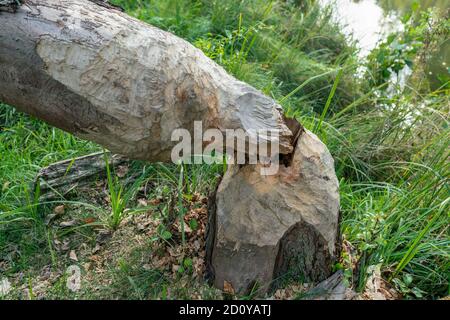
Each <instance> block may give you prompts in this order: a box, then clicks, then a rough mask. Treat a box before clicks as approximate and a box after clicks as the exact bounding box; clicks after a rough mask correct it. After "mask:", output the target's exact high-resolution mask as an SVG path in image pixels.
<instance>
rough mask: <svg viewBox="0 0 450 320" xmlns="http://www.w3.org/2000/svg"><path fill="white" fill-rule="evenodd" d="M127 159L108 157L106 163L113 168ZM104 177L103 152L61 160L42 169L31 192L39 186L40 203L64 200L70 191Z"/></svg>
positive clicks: (126, 161) (104, 163)
mask: <svg viewBox="0 0 450 320" xmlns="http://www.w3.org/2000/svg"><path fill="white" fill-rule="evenodd" d="M128 162H129V160H128V159H126V158H124V157H122V156H119V155H117V154H114V155H112V156H111V155H108V163H109V164H110V165H111V166H112V167H114V166H119V165H124V164H127V163H128ZM104 177H106V162H105V155H104V153H103V152H96V153H92V154H89V155H86V156H82V157H77V158H73V159H68V160H63V161H59V162H56V163H52V164H51V165H49V166H47V167H45V168H42V169H41V170H40V171H39V173H38V175H37V177H36V181H35V186H34V188H33V190H36V188H37V186H38V185H39V197H40V200H41V201H44V200H53V199H56V198H64V196H65V195H66V194H68V193H69V192H70V191H72V190H74V189H77V188H80V187H83V186H87V185H89V184H91V183H92V181H93V180H94V179H96V178H104Z"/></svg>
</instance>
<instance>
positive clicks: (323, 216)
mask: <svg viewBox="0 0 450 320" xmlns="http://www.w3.org/2000/svg"><path fill="white" fill-rule="evenodd" d="M210 214H212V215H214V216H213V217H211V219H212V224H211V227H210V230H209V235H208V236H209V239H208V240H209V242H210V248H211V249H210V250H209V257H208V259H210V261H209V266H210V268H211V270H210V272H211V273H212V274H213V275H214V284H215V285H216V286H217V287H219V288H223V286H224V283H225V282H228V283H229V284H231V285H232V287H233V288H234V290H235V291H236V292H240V293H246V292H248V291H249V290H252V289H253V288H254V286H255V285H256V286H259V287H260V292H266V291H267V290H268V289H269V287H270V286H271V285H272V284H274V281H275V280H277V279H279V278H281V277H283V276H284V275H285V274H287V273H291V274H292V273H293V274H294V275H296V276H297V278H303V279H304V280H306V281H308V282H310V281H321V280H324V279H326V278H327V277H328V276H329V275H330V274H331V267H332V265H333V263H334V262H335V260H336V255H337V242H338V217H339V192H338V180H337V178H336V175H335V172H334V161H333V158H332V157H331V155H330V153H329V152H328V150H327V148H326V147H325V145H324V144H323V143H322V142H321V141H320V140H319V139H318V138H317V137H316V136H315V135H314V134H312V133H311V132H309V131H307V130H305V131H303V132H302V134H301V135H300V137H299V139H298V141H297V145H296V147H295V151H294V154H293V156H292V159H291V161H290V163H289V164H288V166H287V167H284V166H282V167H281V168H280V170H279V173H278V174H277V175H273V176H262V175H260V173H259V165H246V166H243V167H239V166H232V167H230V168H229V170H228V171H227V172H226V174H225V176H224V177H223V179H222V181H221V183H220V185H219V187H218V189H217V193H216V208H215V212H210Z"/></svg>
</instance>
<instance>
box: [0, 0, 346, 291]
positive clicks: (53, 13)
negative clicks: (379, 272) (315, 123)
mask: <svg viewBox="0 0 450 320" xmlns="http://www.w3.org/2000/svg"><path fill="white" fill-rule="evenodd" d="M22 2H23V4H22V5H21V6H20V7H18V8H13V9H12V10H0V101H3V102H6V103H8V104H11V105H14V106H15V107H16V108H18V109H19V110H21V111H24V112H26V113H29V114H31V115H34V116H36V117H38V118H40V119H42V120H44V121H46V122H48V123H50V124H52V125H54V126H56V127H59V128H61V129H63V130H65V131H68V132H71V133H73V134H75V135H77V136H78V137H81V138H83V139H87V140H92V141H95V142H97V143H99V144H101V145H103V146H105V147H107V148H108V149H109V150H111V151H112V152H114V153H118V154H121V155H124V156H126V157H128V158H131V159H143V160H149V161H170V159H171V150H172V148H173V147H174V145H175V144H176V143H177V142H176V141H171V134H172V132H173V130H175V129H177V128H184V129H188V130H189V131H190V132H191V133H192V132H193V126H194V121H196V120H198V121H201V122H202V124H203V128H204V129H208V128H217V129H219V130H221V131H225V130H226V129H243V130H244V131H247V132H249V131H250V130H258V129H266V130H276V131H278V132H279V139H276V138H273V137H265V139H267V140H268V141H269V142H271V143H272V142H277V143H278V144H279V146H280V153H281V154H284V157H283V158H284V159H285V160H286V161H285V164H283V165H281V168H280V170H279V172H278V173H277V174H276V175H274V176H269V177H263V176H261V175H260V173H259V172H260V171H259V167H260V165H243V166H230V168H229V169H228V171H227V173H226V174H225V176H224V177H223V179H222V181H221V183H220V185H219V186H218V189H217V194H216V195H215V196H214V197H213V200H214V203H213V205H212V206H211V211H210V215H211V216H210V222H211V223H210V225H209V228H208V230H209V231H208V239H207V255H208V259H207V260H208V261H207V263H208V266H209V272H210V274H211V276H212V278H213V280H214V283H215V285H216V286H217V287H219V288H223V287H224V284H225V283H228V284H229V285H231V286H232V287H233V288H234V289H235V291H236V292H239V293H244V292H246V291H248V290H249V289H251V288H252V287H255V286H259V288H260V290H261V291H260V293H264V292H266V291H267V290H269V289H270V287H271V286H272V285H273V284H274V283H276V280H277V279H278V278H280V277H281V276H283V275H284V274H286V273H289V272H290V270H291V269H295V270H294V271H295V272H296V274H298V275H301V276H304V278H305V279H306V280H308V281H319V280H323V279H325V278H326V277H327V276H328V275H329V274H330V272H331V266H332V264H333V263H334V261H335V258H336V256H337V249H336V248H337V247H338V246H337V238H338V237H337V235H338V213H339V194H338V182H337V178H336V175H335V173H334V164H333V159H332V158H331V155H330V154H329V152H328V150H327V149H326V147H325V145H323V143H321V142H320V140H319V139H318V138H317V137H316V136H314V135H313V134H312V133H310V132H308V131H303V130H300V126H299V124H298V123H297V122H295V121H294V122H293V121H289V120H288V119H285V118H284V117H283V115H282V111H281V107H280V106H279V105H278V104H277V103H276V102H275V101H274V100H273V99H271V98H269V97H267V96H265V95H264V94H262V93H261V92H259V91H258V90H256V89H254V88H253V87H251V86H249V85H247V84H245V83H243V82H241V81H238V80H237V79H235V78H234V77H232V76H231V75H229V74H227V73H226V72H225V70H224V69H223V68H221V67H220V66H218V65H217V64H216V63H214V62H213V61H211V60H210V59H209V58H207V57H206V56H205V55H204V54H203V53H202V52H201V51H200V50H198V49H196V48H195V47H193V46H192V45H191V44H189V43H188V42H186V41H184V40H182V39H180V38H178V37H176V36H174V35H173V34H171V33H168V32H164V31H162V30H159V29H157V28H155V27H152V26H150V25H148V24H145V23H143V22H141V21H138V20H136V19H134V18H131V17H129V16H127V15H126V14H124V13H122V12H120V11H118V10H114V9H108V8H105V7H102V6H98V5H96V4H95V3H93V2H91V1H87V0H58V1H57V0H39V1H38V0H25V1H22ZM3 9H4V8H3ZM8 9H11V8H10V7H9V8H8ZM16 9H17V10H16ZM14 11H15V12H14ZM260 138H261V137H260ZM297 269H300V270H297Z"/></svg>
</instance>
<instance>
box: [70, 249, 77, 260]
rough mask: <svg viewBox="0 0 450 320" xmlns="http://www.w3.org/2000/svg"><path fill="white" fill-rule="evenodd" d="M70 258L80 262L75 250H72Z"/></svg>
mask: <svg viewBox="0 0 450 320" xmlns="http://www.w3.org/2000/svg"><path fill="white" fill-rule="evenodd" d="M69 258H70V260H73V261H78V257H77V254H76V253H75V250H70V253H69Z"/></svg>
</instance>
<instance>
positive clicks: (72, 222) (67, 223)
mask: <svg viewBox="0 0 450 320" xmlns="http://www.w3.org/2000/svg"><path fill="white" fill-rule="evenodd" d="M76 224H77V221H76V220H69V221H63V222H61V223H60V224H59V226H60V227H61V228H68V227H73V226H75V225H76Z"/></svg>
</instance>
